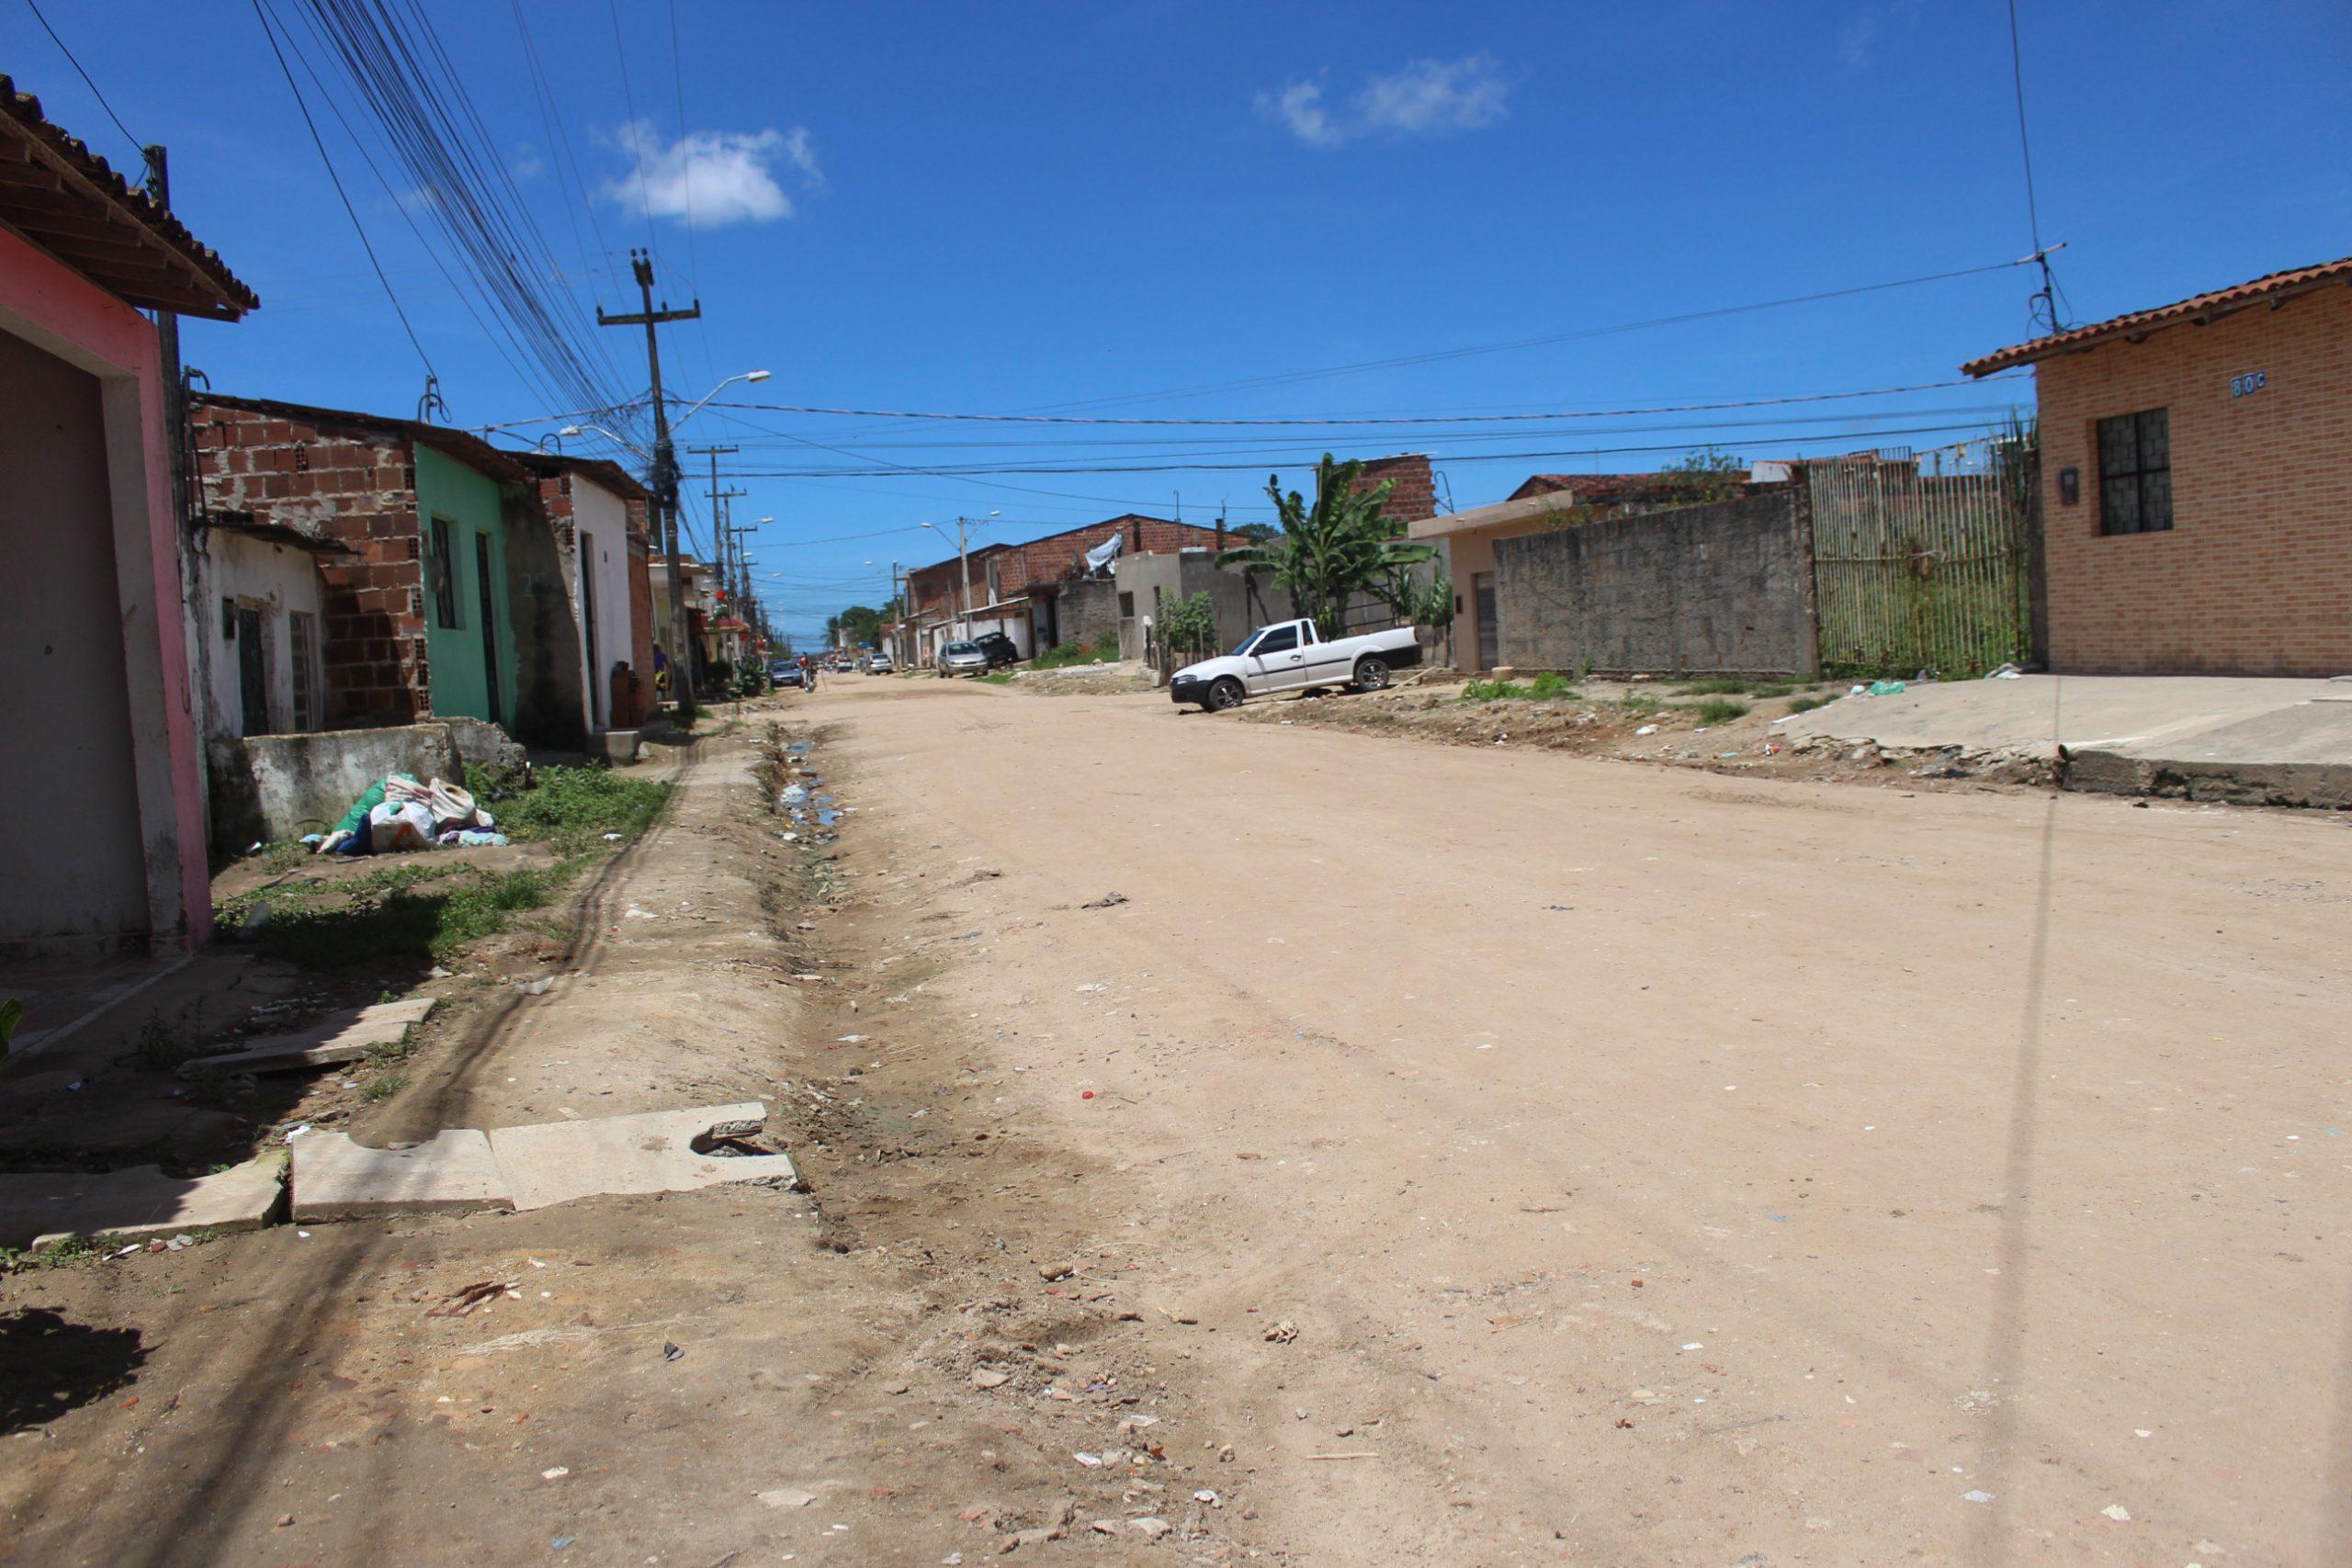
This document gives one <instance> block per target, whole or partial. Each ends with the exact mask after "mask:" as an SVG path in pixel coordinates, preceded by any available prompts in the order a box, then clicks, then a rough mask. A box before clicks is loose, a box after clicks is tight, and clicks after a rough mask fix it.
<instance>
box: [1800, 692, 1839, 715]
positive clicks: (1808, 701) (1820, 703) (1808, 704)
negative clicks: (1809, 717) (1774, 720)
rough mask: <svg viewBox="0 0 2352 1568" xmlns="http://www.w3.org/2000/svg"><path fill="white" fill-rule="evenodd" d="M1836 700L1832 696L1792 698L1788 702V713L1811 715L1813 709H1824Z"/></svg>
mask: <svg viewBox="0 0 2352 1568" xmlns="http://www.w3.org/2000/svg"><path fill="white" fill-rule="evenodd" d="M1837 700H1838V699H1837V698H1836V697H1834V696H1803V697H1792V698H1791V699H1790V700H1789V711H1790V712H1791V713H1811V712H1812V711H1813V710H1814V709H1815V708H1826V707H1827V706H1828V705H1830V704H1831V703H1834V702H1836V701H1837Z"/></svg>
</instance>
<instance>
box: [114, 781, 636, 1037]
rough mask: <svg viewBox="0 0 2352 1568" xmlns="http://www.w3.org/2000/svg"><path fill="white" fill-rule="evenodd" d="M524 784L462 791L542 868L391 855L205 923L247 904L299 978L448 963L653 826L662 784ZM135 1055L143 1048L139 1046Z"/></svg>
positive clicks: (231, 906)
mask: <svg viewBox="0 0 2352 1568" xmlns="http://www.w3.org/2000/svg"><path fill="white" fill-rule="evenodd" d="M533 783H534V787H532V788H529V789H524V790H509V789H505V788H503V787H502V784H503V781H502V779H501V778H500V777H499V776H497V775H493V774H492V773H488V772H486V771H485V770H482V769H478V768H469V769H468V770H467V778H466V787H467V788H468V789H469V790H471V791H472V792H473V794H474V796H475V798H476V799H478V800H480V801H481V803H482V804H483V806H485V807H488V808H489V810H490V811H491V813H492V815H493V816H494V817H496V818H497V819H498V827H499V830H500V831H501V832H503V833H504V834H506V836H507V837H508V838H510V839H514V840H518V841H523V842H533V843H545V844H549V845H552V846H553V847H554V848H555V849H556V850H557V852H559V854H560V857H561V858H560V859H559V860H558V861H557V862H556V863H554V864H552V865H538V866H525V867H521V868H519V869H517V870H514V871H508V872H491V871H485V870H482V869H481V868H480V867H478V866H471V865H462V864H450V863H447V862H441V861H437V860H436V858H435V855H434V854H433V853H432V852H422V853H418V854H414V855H401V856H400V857H398V858H397V859H396V860H394V861H392V862H390V863H387V864H384V865H381V866H379V867H376V868H375V869H373V870H370V871H368V872H367V873H365V874H361V875H358V876H354V877H347V878H344V879H340V880H327V879H322V880H320V881H316V882H290V883H281V884H279V885H278V886H274V887H270V888H267V889H263V890H257V891H255V892H253V893H248V894H244V895H243V896H241V897H237V898H233V899H227V900H224V901H222V902H221V903H220V904H219V905H216V906H215V907H214V909H213V919H214V921H215V922H216V923H217V924H219V925H220V926H221V927H223V928H224V929H230V930H233V929H234V928H235V927H236V926H237V925H238V924H240V923H241V922H242V921H243V919H244V918H245V916H246V914H247V913H248V912H250V911H251V909H252V908H253V906H254V904H255V903H260V902H266V903H267V904H268V905H269V906H270V918H269V920H268V922H267V923H266V925H264V926H263V927H262V928H261V930H260V931H257V932H255V933H254V940H253V945H254V949H255V950H256V951H258V952H260V953H264V954H266V955H267V956H269V957H272V958H280V959H284V960H286V961H287V962H288V963H290V964H299V965H300V966H301V967H303V968H305V969H334V968H340V967H342V966H344V965H346V964H360V963H366V962H368V961H371V960H376V959H383V958H411V959H431V960H435V961H439V960H442V959H446V958H447V957H449V956H450V955H451V954H452V953H455V952H457V950H458V949H459V948H461V947H463V946H464V945H465V944H466V943H468V942H473V941H476V940H478V939H479V938H481V937H485V936H489V935H490V934H492V932H494V931H501V930H503V929H504V928H505V927H507V926H509V925H511V924H514V923H515V917H516V916H518V915H521V914H523V913H525V912H526V911H528V910H532V909H537V908H543V907H544V906H546V905H548V904H549V903H551V902H553V901H554V899H555V897H557V895H558V894H560V892H562V890H563V888H564V886H565V885H566V884H568V883H570V882H571V879H572V877H573V876H574V875H575V874H578V872H579V871H580V869H581V868H582V866H584V865H586V864H588V863H590V862H592V861H594V860H596V859H598V858H600V857H601V856H602V855H604V854H605V853H606V852H609V851H610V850H611V849H612V848H613V847H614V846H613V845H612V844H609V843H607V842H606V841H605V835H606V834H607V833H616V834H618V835H620V841H623V842H626V841H627V840H630V839H634V838H636V837H637V836H638V835H639V834H640V833H642V832H644V831H645V829H647V828H649V827H650V826H652V824H653V821H654V819H655V818H657V817H659V816H660V815H661V813H662V806H663V805H664V804H665V803H666V802H667V801H668V799H669V795H670V786H669V785H668V784H660V783H657V782H655V781H653V780H651V779H640V778H631V777H628V776H626V775H623V774H619V773H613V772H611V771H610V770H608V769H605V768H563V767H555V768H541V769H539V770H537V773H535V774H533ZM538 923H539V924H540V925H541V926H542V927H543V928H544V929H545V931H546V934H548V935H550V936H555V937H557V938H558V940H565V939H568V938H569V937H570V936H571V932H572V925H571V922H569V921H565V920H559V919H553V918H552V917H550V918H548V919H545V920H543V921H541V922H538ZM183 1044H184V1043H183V1042H180V1041H177V1040H174V1039H167V1038H165V1037H163V1036H159V1037H158V1039H157V1041H156V1043H155V1045H154V1050H155V1051H156V1052H157V1053H158V1054H159V1055H162V1054H165V1053H167V1052H171V1051H178V1052H180V1059H185V1057H186V1056H187V1055H194V1052H193V1051H192V1050H184V1049H182V1047H183ZM146 1048H147V1042H146V1041H145V1039H144V1037H142V1039H141V1049H142V1051H143V1050H145V1049H146Z"/></svg>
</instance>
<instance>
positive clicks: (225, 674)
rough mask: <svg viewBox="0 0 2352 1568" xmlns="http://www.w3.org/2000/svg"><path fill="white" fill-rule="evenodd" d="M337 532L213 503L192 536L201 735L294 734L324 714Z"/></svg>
mask: <svg viewBox="0 0 2352 1568" xmlns="http://www.w3.org/2000/svg"><path fill="white" fill-rule="evenodd" d="M347 553H348V551H347V550H346V549H345V547H344V546H342V545H341V544H338V543H337V542H335V541H334V540H333V539H327V538H322V537H320V536H317V535H314V534H306V533H304V532H302V531H301V530H300V529H298V528H292V527H288V526H287V525H284V524H279V523H257V522H254V520H252V519H251V518H247V517H240V516H238V515H236V514H233V513H214V514H213V515H211V516H210V517H209V518H207V519H206V520H205V526H203V527H201V528H199V529H198V530H197V532H196V535H195V537H194V538H193V539H192V540H191V542H190V548H189V559H190V564H191V567H192V570H191V573H190V579H191V581H190V583H189V598H190V599H191V600H192V601H193V602H194V603H193V608H194V610H195V612H196V614H195V615H194V616H193V617H192V618H193V619H194V621H195V624H196V627H197V632H196V635H197V638H198V642H197V652H198V658H197V660H195V662H196V664H197V668H198V674H199V679H200V680H201V682H202V688H203V694H204V736H205V739H207V740H208V741H209V740H239V739H243V738H244V737H246V736H249V735H296V734H302V733H306V732H308V731H311V730H314V729H318V728H322V727H323V725H324V723H325V704H324V695H325V669H324V666H323V664H322V657H323V654H324V650H325V648H326V641H325V635H326V624H325V599H326V590H325V585H324V583H323V582H322V581H321V579H320V576H319V565H318V563H319V559H320V558H321V557H322V556H334V555H344V554H347Z"/></svg>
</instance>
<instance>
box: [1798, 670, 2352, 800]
mask: <svg viewBox="0 0 2352 1568" xmlns="http://www.w3.org/2000/svg"><path fill="white" fill-rule="evenodd" d="M1780 733H1781V735H1782V736H1783V737H1785V738H1786V739H1788V740H1789V741H1790V742H1791V743H1792V744H1795V745H1804V744H1805V743H1807V742H1809V741H1810V742H1813V743H1815V744H1820V743H1834V744H1841V745H1842V744H1857V745H1858V744H1860V743H1862V742H1865V741H1867V742H1870V743H1871V744H1873V745H1876V746H1879V747H1881V748H1883V749H1894V750H1918V751H1928V750H1943V749H1947V748H1956V749H1958V750H1962V751H1964V752H1969V753H1989V752H2015V753H2019V754H2024V755H2032V756H2043V757H2047V756H2052V755H2053V754H2055V752H2056V750H2058V748H2060V747H2062V746H2063V747H2064V749H2065V751H2066V754H2067V758H2068V764H2069V765H2068V770H2067V775H2068V776H2067V782H2068V785H2069V787H2071V788H2075V789H2091V790H2102V791H2109V792H2114V793H2120V794H2133V795H2137V794H2174V795H2192V796H2195V797H2196V798H2199V799H2222V800H2236V801H2243V802H2248V803H2272V804H2278V805H2296V806H2343V805H2348V804H2352V682H2344V681H2324V680H2284V679H2281V680H2269V679H2257V678H2252V677H2247V678H2236V677H2226V676H2201V675H2144V676H2143V675H2027V676H2023V677H2020V678H2018V679H2017V680H2014V681H1944V682H1928V683H1924V684H1918V685H1914V686H1911V687H1910V688H1909V689H1907V690H1905V691H1904V692H1901V693H1898V694H1895V695H1893V696H1885V697H1869V696H1849V697H1845V698H1842V699H1840V700H1839V701H1838V702H1834V703H1831V704H1830V705H1828V706H1826V707H1822V708H1815V710H1814V711H1813V712H1811V713H1806V714H1799V715H1798V716H1795V717H1794V718H1792V719H1790V720H1789V721H1788V722H1787V723H1786V724H1783V725H1781V727H1780Z"/></svg>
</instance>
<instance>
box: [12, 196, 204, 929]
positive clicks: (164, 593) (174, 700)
mask: <svg viewBox="0 0 2352 1568" xmlns="http://www.w3.org/2000/svg"><path fill="white" fill-rule="evenodd" d="M0 331H6V332H10V333H15V334H16V335H17V336H19V337H22V338H24V339H26V340H27V341H28V342H30V343H32V344H35V345H36V346H38V347H40V348H41V349H43V350H45V351H47V352H48V353H51V354H53V355H57V356H58V357H59V358H61V359H63V360H66V361H67V362H68V363H70V364H73V365H74V366H76V367H80V368H82V369H84V370H86V371H88V372H90V373H91V374H92V375H95V376H96V377H97V378H99V380H100V383H101V387H102V405H103V407H104V409H105V412H106V423H107V432H106V435H107V479H108V483H109V486H110V489H111V490H112V492H113V496H112V499H113V506H114V513H115V542H116V546H117V556H118V561H117V570H118V575H119V580H120V581H121V584H122V587H123V606H122V608H123V615H124V625H125V637H124V641H125V654H126V660H127V663H128V666H129V673H130V688H131V703H132V706H131V711H130V713H128V714H126V715H124V722H126V723H128V724H129V725H130V727H131V729H132V742H133V749H134V757H135V764H134V765H135V767H136V769H137V772H138V774H139V780H138V783H139V796H140V805H141V821H142V824H143V836H144V838H145V840H146V842H145V852H146V856H147V861H148V866H147V876H148V886H149V889H150V897H149V904H150V910H151V915H152V917H153V936H154V938H155V940H156V942H158V943H159V944H160V945H164V946H182V945H185V946H194V945H195V944H197V943H199V942H203V941H204V940H205V939H206V938H208V937H209V936H210V935H211V931H212V898H211V879H210V868H209V865H208V864H207V863H206V860H205V832H204V795H203V789H202V783H203V778H202V768H203V761H202V753H201V751H200V750H198V742H197V733H196V719H195V710H194V707H193V706H192V704H191V699H190V696H189V690H188V687H189V674H188V660H187V644H186V639H185V636H184V623H183V606H182V604H181V602H180V573H179V520H178V518H177V517H175V515H174V514H173V510H172V487H171V457H170V450H171V448H170V443H169V439H168V432H167V431H166V428H165V425H164V384H163V371H162V366H161V353H160V350H159V348H158V345H157V344H156V341H155V329H154V324H153V322H152V321H149V320H148V319H147V318H146V317H144V316H142V315H141V314H140V313H139V312H138V311H136V310H132V309H131V308H130V306H128V305H126V304H124V303H123V302H122V301H121V300H120V299H116V298H115V297H114V296H113V295H111V294H109V293H107V292H106V291H105V290H104V289H102V288H98V287H97V286H96V285H95V284H93V283H91V282H90V281H89V280H88V279H87V278H85V277H84V276H81V275H80V274H79V273H76V272H74V271H73V270H72V269H70V268H68V267H67V266H65V265H63V264H62V263H60V262H58V261H57V260H56V259H55V258H54V257H52V256H51V255H49V254H48V253H46V252H44V251H41V250H39V249H37V248H35V247H34V246H33V245H31V244H29V243H27V242H26V241H24V240H22V239H20V238H19V237H18V236H17V234H16V233H15V232H14V231H10V230H7V229H6V228H0ZM127 543H129V544H130V545H131V548H130V549H126V548H125V546H126V544H127ZM140 544H143V546H144V549H143V551H142V550H139V549H137V546H138V545H140Z"/></svg>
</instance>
